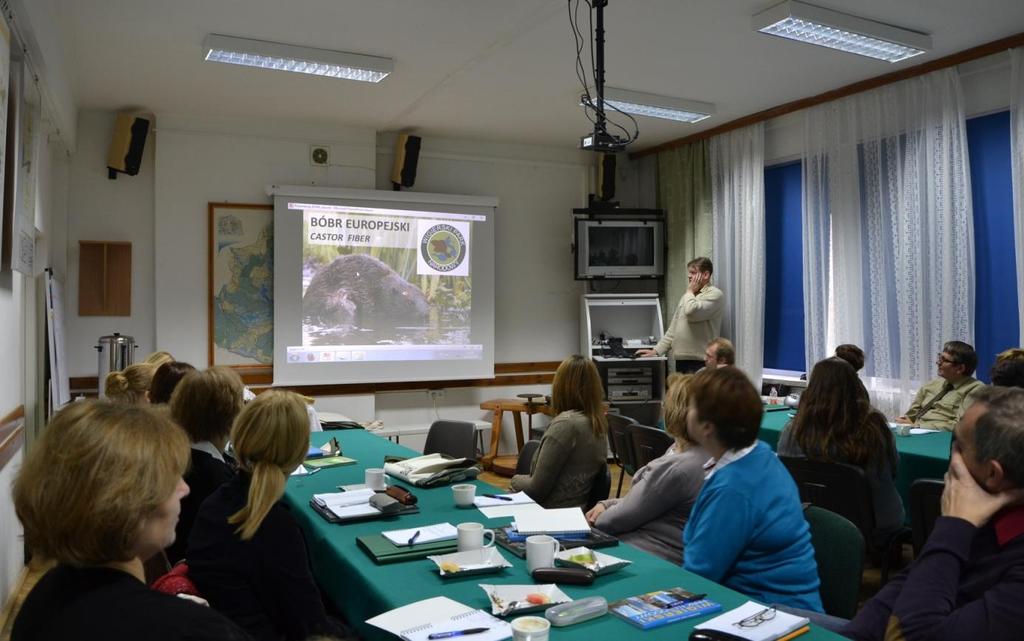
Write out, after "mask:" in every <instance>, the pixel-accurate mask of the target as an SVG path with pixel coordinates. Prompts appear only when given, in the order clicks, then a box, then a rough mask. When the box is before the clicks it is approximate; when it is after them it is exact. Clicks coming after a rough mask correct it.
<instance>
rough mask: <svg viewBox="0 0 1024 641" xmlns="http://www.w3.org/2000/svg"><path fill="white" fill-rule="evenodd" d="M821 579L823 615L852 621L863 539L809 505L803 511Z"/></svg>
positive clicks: (841, 521)
mask: <svg viewBox="0 0 1024 641" xmlns="http://www.w3.org/2000/svg"><path fill="white" fill-rule="evenodd" d="M804 518H806V519H807V524H808V525H809V526H810V527H811V545H813V546H814V560H815V561H817V563H818V578H819V579H821V588H819V594H820V595H821V603H822V605H823V606H824V607H825V613H826V614H831V615H832V616H837V617H843V618H844V619H852V618H853V615H854V614H856V612H857V599H858V597H859V593H860V580H861V573H862V572H863V564H864V537H863V536H862V535H861V533H860V530H858V529H857V526H856V525H854V524H853V523H851V522H850V521H849V520H848V519H845V518H843V517H842V516H840V515H838V514H836V513H835V512H831V511H829V510H826V509H823V508H820V507H817V506H815V505H811V506H810V507H808V508H807V509H806V510H804Z"/></svg>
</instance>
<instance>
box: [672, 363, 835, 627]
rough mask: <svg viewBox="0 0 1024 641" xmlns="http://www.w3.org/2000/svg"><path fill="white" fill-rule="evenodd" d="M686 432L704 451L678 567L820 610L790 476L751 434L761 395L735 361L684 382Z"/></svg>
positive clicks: (757, 595)
mask: <svg viewBox="0 0 1024 641" xmlns="http://www.w3.org/2000/svg"><path fill="white" fill-rule="evenodd" d="M690 398H691V399H692V401H691V402H690V409H689V410H688V412H687V415H686V427H687V433H688V434H689V436H690V439H691V440H693V441H696V442H697V443H699V444H700V445H701V446H702V447H703V448H704V449H705V450H707V452H708V455H709V456H711V459H710V460H709V461H708V462H707V463H705V465H704V467H705V469H706V470H707V472H706V475H705V478H704V487H703V488H701V491H700V494H699V495H698V496H697V502H696V503H695V504H694V506H693V509H692V510H691V511H690V520H689V521H687V522H686V529H685V530H683V567H684V568H686V569H687V570H689V571H690V572H694V573H696V574H699V575H701V576H703V577H705V578H707V579H710V580H712V581H715V582H716V583H721V584H723V585H725V586H727V587H729V588H732V589H733V590H736V591H737V592H742V593H743V594H745V595H747V596H749V597H751V598H752V599H756V600H758V601H761V602H762V603H778V604H780V605H784V606H789V607H792V608H801V609H805V610H813V611H815V612H822V611H823V610H822V605H821V598H820V597H819V596H818V586H819V584H820V583H819V581H818V566H817V563H815V560H814V548H812V547H811V534H810V528H809V526H808V525H807V520H806V519H804V514H803V510H802V509H801V507H800V495H799V493H798V492H797V489H796V483H794V482H793V478H792V477H791V476H790V475H789V472H788V471H787V470H786V468H785V466H784V465H783V464H782V463H781V462H780V461H779V458H778V457H777V456H775V453H774V452H772V450H771V448H770V447H768V445H767V444H766V443H764V442H763V441H759V440H757V434H758V431H759V430H760V428H761V415H762V413H763V408H762V406H761V397H760V395H758V393H757V390H755V389H754V386H753V384H751V382H750V379H748V378H747V376H746V374H744V373H743V372H741V371H740V370H738V369H736V368H735V367H731V366H729V367H722V368H718V369H705V370H702V371H701V372H699V373H698V374H697V375H696V376H694V377H693V381H691V382H690Z"/></svg>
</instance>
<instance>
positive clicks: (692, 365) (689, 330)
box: [636, 256, 725, 373]
mask: <svg viewBox="0 0 1024 641" xmlns="http://www.w3.org/2000/svg"><path fill="white" fill-rule="evenodd" d="M714 270H715V269H714V266H713V265H712V264H711V259H710V258H706V257H704V256H701V257H699V258H694V259H693V260H691V261H690V262H689V263H687V264H686V271H687V273H688V274H689V279H690V285H689V287H687V290H686V293H685V294H683V297H682V299H680V301H679V305H678V306H677V307H676V312H675V314H674V315H673V316H672V323H671V324H669V326H668V330H667V331H666V332H665V335H664V336H662V337H661V340H660V341H658V344H657V345H655V346H654V349H642V350H638V351H637V353H636V354H637V356H639V357H645V356H664V355H665V354H666V353H668V352H669V350H671V351H672V356H673V357H674V358H675V360H676V371H677V372H683V373H689V372H696V371H697V370H699V369H700V368H702V367H704V348H705V346H706V345H707V344H708V343H709V342H711V340H712V339H714V338H716V337H717V336H718V334H719V331H720V330H721V329H722V312H723V311H724V310H725V294H723V293H722V290H720V289H718V288H717V287H715V286H714V285H712V284H711V274H712V273H713V272H714Z"/></svg>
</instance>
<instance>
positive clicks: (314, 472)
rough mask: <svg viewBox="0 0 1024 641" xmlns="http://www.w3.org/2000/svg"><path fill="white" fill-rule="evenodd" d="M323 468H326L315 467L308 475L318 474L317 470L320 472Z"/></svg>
mask: <svg viewBox="0 0 1024 641" xmlns="http://www.w3.org/2000/svg"><path fill="white" fill-rule="evenodd" d="M322 469H324V468H322V467H314V468H313V469H311V470H310V471H309V473H308V474H306V476H313V475H314V474H316V473H317V472H319V471H320V470H322Z"/></svg>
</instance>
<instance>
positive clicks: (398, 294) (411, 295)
mask: <svg viewBox="0 0 1024 641" xmlns="http://www.w3.org/2000/svg"><path fill="white" fill-rule="evenodd" d="M429 312H430V305H429V304H428V303H427V298H426V296H424V295H423V292H422V291H421V290H420V288H419V287H416V286H415V285H411V284H409V282H408V281H407V280H405V279H404V278H402V277H401V276H399V275H398V272H396V271H395V270H393V269H391V267H389V266H388V265H387V264H385V263H384V262H383V261H380V260H378V259H376V258H374V257H373V256H370V255H368V254H349V255H348V256H339V257H338V258H335V259H334V261H332V262H331V263H330V264H328V265H326V266H324V267H322V268H321V269H320V270H319V271H318V272H317V273H316V275H315V276H313V278H312V280H310V281H309V287H307V288H306V293H305V294H303V296H302V316H303V318H304V319H305V321H306V322H307V323H312V324H314V325H320V326H321V327H341V326H345V325H355V326H357V327H362V328H374V329H377V328H380V327H382V326H396V325H419V324H422V323H424V322H426V320H427V317H428V314H429Z"/></svg>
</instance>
